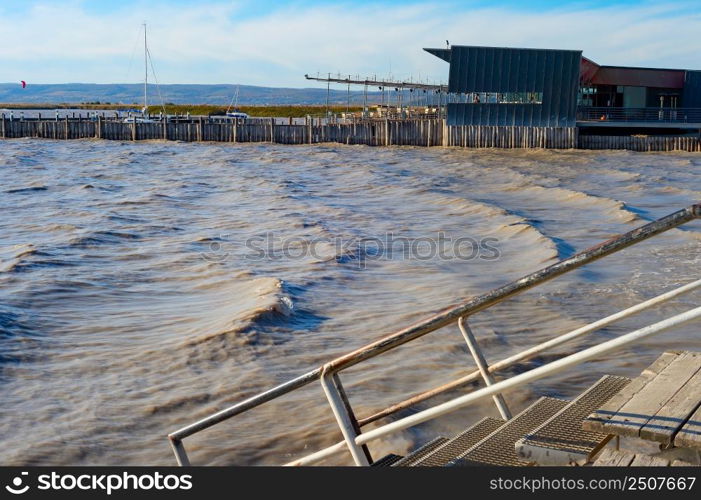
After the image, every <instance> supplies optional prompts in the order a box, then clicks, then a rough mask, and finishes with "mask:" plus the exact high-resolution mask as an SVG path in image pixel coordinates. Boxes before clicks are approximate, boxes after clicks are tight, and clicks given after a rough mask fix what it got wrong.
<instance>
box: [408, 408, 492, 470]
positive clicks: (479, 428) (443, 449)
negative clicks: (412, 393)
mask: <svg viewBox="0 0 701 500" xmlns="http://www.w3.org/2000/svg"><path fill="white" fill-rule="evenodd" d="M502 425H504V421H503V420H501V419H499V418H491V417H485V418H483V419H482V420H480V421H479V422H477V423H476V424H475V425H473V426H472V427H470V428H469V429H467V430H466V431H464V432H462V433H460V434H458V435H457V436H455V437H454V438H453V439H451V440H449V441H448V442H446V443H443V444H442V445H441V446H439V447H438V448H436V449H434V450H433V451H432V452H430V453H429V454H427V455H425V456H424V457H423V458H422V459H421V460H418V461H417V462H416V463H414V467H442V466H444V465H445V464H447V463H448V462H450V461H451V460H453V459H454V458H455V457H457V456H459V455H461V454H462V453H464V452H465V451H467V450H469V449H470V448H472V447H473V446H474V445H475V444H477V443H478V442H479V441H481V440H482V439H484V438H486V437H487V436H489V435H490V434H491V433H492V432H494V431H495V430H497V429H498V428H499V427H501V426H502Z"/></svg>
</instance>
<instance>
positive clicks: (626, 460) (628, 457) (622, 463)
mask: <svg viewBox="0 0 701 500" xmlns="http://www.w3.org/2000/svg"><path fill="white" fill-rule="evenodd" d="M634 458H635V454H633V453H630V452H628V451H621V450H614V449H613V448H604V449H603V451H602V452H601V453H600V454H599V457H598V458H597V459H596V461H595V462H594V464H593V466H594V467H628V466H629V465H630V463H631V462H632V461H633V459H634Z"/></svg>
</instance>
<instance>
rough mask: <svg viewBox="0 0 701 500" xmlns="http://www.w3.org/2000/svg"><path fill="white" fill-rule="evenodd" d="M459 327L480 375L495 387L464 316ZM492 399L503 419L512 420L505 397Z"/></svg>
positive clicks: (460, 319) (496, 396)
mask: <svg viewBox="0 0 701 500" xmlns="http://www.w3.org/2000/svg"><path fill="white" fill-rule="evenodd" d="M458 327H459V328H460V333H462V336H463V337H464V338H465V343H467V347H468V348H469V349H470V352H471V353H472V357H473V358H475V363H476V364H477V368H479V371H480V374H481V375H482V378H483V379H484V383H485V384H486V385H488V386H490V385H493V384H494V377H492V374H491V373H489V366H488V365H487V360H486V359H484V356H483V355H482V351H481V349H480V348H479V345H478V344H477V341H476V340H475V336H474V335H473V334H472V330H470V327H469V326H468V325H467V323H465V317H464V316H461V317H460V318H459V319H458ZM492 399H494V404H495V405H497V410H499V414H500V415H501V418H503V419H504V420H509V419H510V418H511V412H510V411H509V407H508V406H506V401H504V397H503V396H502V395H501V394H495V395H494V396H492Z"/></svg>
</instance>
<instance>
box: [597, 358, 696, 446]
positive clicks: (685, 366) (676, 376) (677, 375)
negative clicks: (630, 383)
mask: <svg viewBox="0 0 701 500" xmlns="http://www.w3.org/2000/svg"><path fill="white" fill-rule="evenodd" d="M699 368H701V353H694V352H684V353H682V354H680V355H679V356H677V358H676V359H675V360H673V361H672V362H671V363H670V364H669V365H668V366H667V367H666V368H665V369H664V370H662V371H661V372H660V374H659V375H657V376H656V377H654V378H653V379H652V380H650V381H649V382H648V383H647V384H646V385H645V387H643V388H642V389H641V390H640V391H639V392H638V393H637V394H636V395H635V396H633V398H631V399H630V401H628V402H627V403H626V404H625V405H623V406H622V407H621V409H620V410H618V412H617V414H616V415H615V416H614V417H613V418H612V419H610V420H609V421H608V422H606V423H605V424H604V432H609V433H611V434H618V435H622V436H634V437H635V436H640V430H641V429H642V428H643V427H644V426H645V425H646V424H647V423H648V422H649V421H650V419H651V418H652V416H653V415H654V414H655V413H657V412H658V411H659V410H660V409H661V408H662V407H663V406H664V405H665V404H667V402H668V401H669V400H670V399H672V397H673V396H674V395H675V394H676V393H677V392H678V391H679V390H680V388H681V387H682V385H684V384H685V383H686V382H687V381H688V380H689V379H690V378H691V377H692V376H693V375H694V374H695V373H696V372H697V371H698V370H699Z"/></svg>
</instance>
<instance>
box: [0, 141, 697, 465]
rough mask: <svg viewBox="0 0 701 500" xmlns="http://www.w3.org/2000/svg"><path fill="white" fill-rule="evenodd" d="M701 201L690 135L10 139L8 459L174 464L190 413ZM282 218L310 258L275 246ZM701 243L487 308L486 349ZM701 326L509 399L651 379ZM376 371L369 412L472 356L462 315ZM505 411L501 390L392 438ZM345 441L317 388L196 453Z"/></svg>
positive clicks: (602, 301)
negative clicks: (473, 143)
mask: <svg viewBox="0 0 701 500" xmlns="http://www.w3.org/2000/svg"><path fill="white" fill-rule="evenodd" d="M699 199H701V156H699V155H694V154H683V153H680V154H640V153H631V152H623V151H618V152H582V151H497V150H459V149H440V148H436V149H418V148H369V147H363V146H358V147H355V146H337V145H322V146H314V147H306V146H300V147H297V146H295V147H290V146H273V145H252V144H251V145H202V144H174V143H168V144H165V143H157V142H155V143H138V144H130V143H117V142H98V141H80V142H79V141H76V142H53V141H46V140H42V141H37V140H13V141H4V142H0V230H2V239H1V240H0V397H1V398H2V406H1V407H0V442H2V445H3V446H2V447H0V463H2V464H62V465H69V464H81V465H82V464H85V465H87V464H143V465H148V464H163V465H170V464H173V463H174V462H173V458H172V455H171V451H170V449H169V446H168V443H167V440H166V438H165V436H166V434H167V433H168V432H169V431H173V430H175V429H177V428H179V427H181V426H183V425H185V424H188V423H190V422H192V421H194V420H195V419H197V418H201V417H203V416H205V415H208V414H210V413H211V412H213V411H215V410H217V409H220V408H223V407H225V406H227V405H229V404H231V403H233V402H236V401H239V400H241V399H243V398H245V397H248V396H251V395H253V394H255V393H257V392H259V391H261V390H264V389H267V388H269V387H271V386H273V385H275V384H278V383H281V382H284V381H286V380H287V379H289V378H291V377H293V376H296V375H299V374H301V373H304V372H306V371H308V370H309V369H311V368H313V367H315V366H318V365H319V364H320V363H322V362H324V361H326V360H329V359H331V358H332V357H334V356H336V355H340V354H343V353H345V352H348V351H350V350H352V349H354V348H356V347H359V346H361V345H363V344H365V343H367V342H369V341H372V340H374V339H377V338H378V337H380V336H382V335H384V334H387V333H390V332H392V331H394V330H396V329H398V328H400V327H403V326H406V325H407V324H409V323H410V322H414V321H416V320H419V319H421V318H423V317H425V316H427V315H429V314H430V313H432V312H434V311H436V310H438V309H441V308H443V307H444V306H446V305H447V304H450V303H454V302H456V301H458V300H461V299H465V298H467V297H469V296H471V295H474V294H478V293H481V292H484V291H487V290H489V289H491V288H493V287H495V286H498V285H501V284H504V283H506V282H508V281H510V280H512V279H515V278H518V277H520V276H521V275H524V274H526V273H527V272H529V271H533V270H535V269H538V268H540V267H542V266H544V265H546V264H549V263H552V262H554V261H555V259H557V258H558V257H560V258H562V257H567V256H569V255H571V254H572V253H574V252H575V251H576V250H580V249H583V248H585V247H587V246H589V245H592V244H594V243H597V242H599V241H601V240H603V239H605V238H607V237H610V236H611V235H614V234H616V233H619V232H623V231H626V230H629V229H631V228H633V227H635V226H637V225H640V224H642V223H644V222H645V221H647V220H651V219H653V218H656V217H658V216H662V215H665V214H667V213H669V212H672V211H674V210H677V209H678V208H681V207H684V206H687V205H689V204H691V203H693V202H695V201H698V200H699ZM389 234H391V235H392V237H394V238H400V239H399V240H396V241H405V240H401V238H408V239H413V240H411V241H415V242H417V243H416V244H417V247H416V248H417V249H418V250H417V252H418V254H419V255H420V256H421V255H423V256H424V257H425V256H426V255H428V254H427V252H430V248H431V247H430V243H428V241H429V240H430V239H432V240H438V239H439V238H443V239H450V240H451V241H453V242H454V241H455V240H456V239H457V238H471V239H472V240H463V241H468V242H469V241H473V240H474V241H478V242H479V241H483V242H484V241H486V242H487V243H486V245H485V246H484V248H482V249H480V250H479V251H478V252H477V253H478V255H477V256H476V257H475V258H473V259H471V260H466V259H464V258H462V259H461V258H456V256H455V255H453V254H452V253H451V252H452V250H451V249H452V248H454V247H451V246H450V245H448V247H447V248H448V250H447V253H446V254H445V255H444V258H442V259H440V258H411V257H412V256H411V255H405V254H403V252H401V251H396V252H393V253H391V255H390V254H389V253H388V252H381V251H380V250H381V249H380V248H379V247H378V246H377V240H374V239H370V240H368V241H366V242H365V243H360V244H359V243H358V241H359V239H360V238H379V239H380V240H383V239H385V238H387V235H389ZM440 235H442V236H440ZM266 237H267V238H269V239H270V241H272V244H273V247H274V248H275V249H276V250H282V249H286V250H287V254H288V255H287V256H285V255H281V254H280V252H278V253H277V254H275V255H271V254H268V255H267V257H266V258H260V254H261V253H263V251H264V250H266V249H267V244H265V243H261V242H263V241H265V238H266ZM416 238H424V239H423V240H416ZM485 238H493V239H491V240H484V239H485ZM700 238H701V224H699V223H693V224H689V225H687V226H685V227H684V229H683V230H674V231H671V232H669V233H667V234H665V235H663V236H660V237H658V238H655V239H653V240H651V241H649V242H646V243H645V244H643V245H639V246H636V247H634V248H631V249H628V250H626V251H624V252H623V253H621V254H618V255H617V256H615V257H610V258H608V259H606V260H605V261H603V262H599V263H596V264H594V265H591V266H588V267H586V268H584V269H582V270H580V271H577V272H575V273H572V274H570V275H568V276H565V277H563V278H560V279H558V280H556V281H554V282H551V283H550V284H548V285H547V286H544V287H541V288H539V289H537V290H536V291H532V292H529V293H527V294H524V295H522V296H520V297H518V298H515V299H513V300H510V301H508V302H506V303H504V304H502V305H500V306H498V307H496V308H494V309H491V310H489V311H487V312H484V313H480V314H479V315H476V316H475V317H474V318H473V320H472V325H473V330H474V331H475V334H476V335H477V336H478V337H479V339H480V343H481V345H482V346H483V347H484V349H485V353H486V356H487V357H488V359H490V360H497V359H499V358H501V357H504V356H507V355H509V354H512V353H515V352H517V351H519V350H521V349H523V348H526V347H529V346H531V345H533V344H535V343H538V342H540V341H543V340H545V339H548V338H550V337H552V336H554V335H555V334H557V333H561V332H564V331H567V330H568V329H572V328H575V327H577V326H581V325H583V324H586V323H587V322H590V321H592V320H596V319H598V318H600V317H603V316H605V315H607V314H609V313H612V312H614V311H617V310H619V309H621V308H624V307H626V306H630V305H632V304H634V303H637V302H639V301H641V300H644V299H646V298H649V297H652V296H654V295H656V294H658V293H661V292H662V291H665V290H668V289H670V288H672V287H674V286H675V285H678V284H682V283H686V282H689V281H691V280H693V279H697V278H698V277H699V276H698V269H699V261H700V258H699V254H700V253H699V250H700V249H701V245H700ZM247 241H248V242H249V245H248V247H247V246H246V242H247ZM335 241H339V242H340V245H339V246H338V247H336V246H335V243H334V242H335ZM373 242H374V243H373ZM311 243H313V245H312V246H313V248H314V250H315V251H314V252H313V254H305V255H303V256H301V257H300V254H301V253H303V252H302V250H303V248H304V246H305V245H307V246H309V245H310V244H311ZM422 245H423V246H422ZM426 245H429V246H426ZM461 248H463V250H464V247H461ZM494 248H496V252H498V254H499V257H498V258H496V259H494V258H493V257H494V254H495V250H494ZM468 253H469V252H468ZM462 255H463V257H464V255H465V254H464V253H463V254H462ZM414 257H416V256H414ZM429 257H430V255H429ZM451 257H452V258H451ZM698 301H699V295H698V294H692V295H689V296H687V297H685V298H683V299H680V300H677V301H675V302H673V303H670V304H668V305H666V306H664V307H662V308H661V309H659V310H658V311H655V312H650V313H646V314H641V315H638V316H636V317H634V318H631V319H629V320H626V321H624V322H621V323H620V324H617V325H615V326H612V327H609V328H606V329H604V330H603V331H601V332H598V333H596V334H593V335H591V336H589V337H587V338H584V339H581V340H579V341H578V342H575V343H574V344H570V345H567V346H565V347H563V348H561V349H559V350H557V351H556V354H557V356H559V355H562V354H563V353H569V352H572V351H573V350H574V349H575V348H579V347H583V346H587V345H592V344H594V343H596V342H600V341H602V340H605V339H608V338H611V337H612V336H614V335H617V334H620V333H625V332H627V331H630V330H631V329H633V328H635V327H638V326H641V325H644V324H648V323H649V322H651V321H654V320H658V319H661V318H662V317H664V316H666V315H670V314H672V313H675V312H680V311H683V310H686V309H689V308H691V307H692V306H693V305H697V304H698ZM699 327H700V325H698V324H695V325H688V326H686V327H684V328H679V329H677V330H675V331H673V332H668V333H666V334H663V335H661V336H658V337H654V338H652V339H649V340H647V341H645V342H643V343H641V344H640V345H636V346H634V347H631V348H629V349H627V350H625V351H623V352H616V353H614V354H611V355H608V356H605V357H604V358H602V359H601V360H598V361H596V362H589V363H587V364H585V365H583V366H581V367H578V368H575V369H571V370H569V371H567V372H565V373H564V374H562V375H561V376H558V377H555V378H551V379H545V380H543V381H540V382H538V383H535V384H532V385H531V386H528V387H527V388H523V389H519V390H517V391H512V392H511V393H507V394H506V397H507V400H508V401H509V403H510V405H511V406H512V409H513V410H515V411H518V410H520V409H521V408H523V407H524V406H525V405H526V404H527V403H529V402H531V401H533V400H534V399H535V398H537V397H538V396H541V395H555V396H563V397H569V396H572V395H574V394H576V393H577V392H578V391H579V390H581V389H582V388H584V387H585V386H586V385H587V384H589V383H591V382H593V381H594V380H596V379H598V378H599V376H600V375H601V374H604V373H614V374H621V375H629V376H630V375H635V374H637V373H639V371H640V370H641V369H642V368H643V367H645V366H647V364H648V363H650V362H651V361H652V360H653V359H654V358H655V357H656V356H657V355H658V354H659V352H660V351H661V350H663V349H666V348H680V349H699V348H701V337H700V336H699V335H698V333H699ZM552 357H553V356H551V355H547V356H541V357H539V358H538V359H536V360H534V361H532V362H529V363H526V364H524V365H521V366H519V367H517V368H514V370H512V371H511V372H509V374H511V373H516V372H519V371H522V370H525V369H527V368H529V367H533V366H536V365H538V364H540V363H543V362H545V361H547V360H549V359H552ZM361 367H362V368H363V369H359V368H358V367H356V368H353V369H351V370H349V371H348V372H344V375H343V378H344V382H345V385H346V387H347V389H348V390H349V393H350V397H351V400H352V401H353V403H354V405H355V408H356V409H357V413H358V414H359V415H360V416H364V415H367V414H369V413H370V412H372V411H373V410H377V409H380V408H382V407H384V406H386V405H388V404H390V403H393V402H396V401H398V400H400V399H402V398H403V397H405V396H408V395H410V394H413V393H415V392H417V391H419V390H423V389H428V388H431V387H433V386H435V385H438V384H440V383H443V382H447V381H449V380H451V379H452V378H455V377H457V376H458V375H460V374H463V373H465V372H466V370H470V369H471V368H472V367H473V363H472V361H471V359H470V357H469V354H468V353H467V350H466V348H465V347H464V345H463V342H462V339H461V336H460V334H459V332H458V331H457V329H456V327H450V328H446V329H444V330H442V331H440V332H436V333H434V334H432V335H429V336H427V337H425V338H423V339H421V340H420V341H417V342H414V343H412V344H409V345H407V346H404V347H402V348H400V349H398V350H396V351H394V352H392V353H389V354H386V355H383V356H381V357H379V358H376V359H375V360H373V361H371V362H369V363H366V364H364V365H361ZM423 407H424V406H422V405H419V406H417V407H416V408H415V410H418V409H421V408H423ZM403 415H406V413H404V414H403ZM484 415H495V416H496V410H495V409H494V407H493V405H492V403H491V402H489V401H487V402H484V403H481V404H478V405H476V406H473V407H471V408H468V409H465V410H463V411H460V412H458V413H456V414H454V415H452V416H450V417H447V418H444V419H442V420H440V421H437V422H434V423H429V424H425V425H422V426H420V427H418V428H415V429H413V430H412V431H411V432H408V433H405V434H403V435H400V436H396V437H391V438H388V439H386V440H384V441H382V442H379V443H376V444H374V445H373V446H372V447H371V450H372V451H373V452H374V454H375V455H376V456H379V455H381V454H382V453H383V452H387V451H395V452H402V451H405V450H406V448H407V447H409V446H412V445H413V443H415V442H421V441H422V440H425V439H427V438H429V437H432V436H435V435H437V434H439V433H447V432H455V431H457V430H459V429H460V428H461V426H462V427H464V425H465V424H466V423H468V422H470V421H472V420H474V419H476V418H479V417H481V416H484ZM338 438H339V434H338V432H337V431H336V430H335V426H334V423H333V420H332V416H331V413H330V410H329V409H328V406H327V405H326V403H325V399H324V397H323V394H322V391H321V389H320V387H319V386H318V385H317V384H314V385H313V386H310V387H309V388H307V389H305V390H303V391H300V392H299V393H295V394H293V395H290V396H288V397H286V398H285V399H282V400H280V401H279V402H274V403H270V404H267V405H265V406H263V407H261V408H258V409H257V410H254V411H252V412H250V413H248V414H246V415H243V416H241V417H238V418H235V419H234V420H232V421H229V422H227V423H224V424H220V425H219V426H217V427H215V428H213V429H210V430H208V431H205V432H204V433H202V434H199V435H197V436H195V437H192V438H189V439H188V440H187V441H186V444H187V446H188V449H189V451H190V454H191V458H192V460H193V463H195V464H232V463H233V464H279V463H284V462H286V461H288V460H291V459H292V458H294V457H296V456H300V455H301V454H306V453H309V452H311V451H315V450H316V449H318V448H320V447H322V446H325V445H329V444H332V443H333V442H336V441H337V440H338ZM336 461H337V462H340V463H347V458H346V457H345V456H342V457H339V458H338V459H336Z"/></svg>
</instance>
